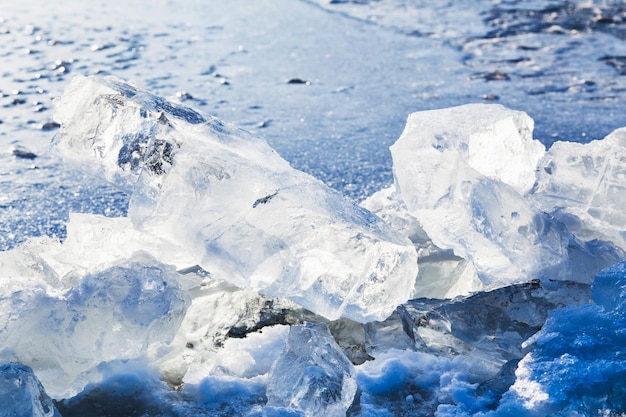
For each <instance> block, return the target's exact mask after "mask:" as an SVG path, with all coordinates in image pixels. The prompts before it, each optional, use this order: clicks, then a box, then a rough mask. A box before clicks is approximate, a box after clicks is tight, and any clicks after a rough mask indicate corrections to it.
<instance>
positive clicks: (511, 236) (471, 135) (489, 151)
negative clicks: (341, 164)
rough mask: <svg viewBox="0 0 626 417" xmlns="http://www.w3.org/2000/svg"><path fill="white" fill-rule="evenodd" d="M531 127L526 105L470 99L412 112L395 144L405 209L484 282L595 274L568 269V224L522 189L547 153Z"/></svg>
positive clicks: (491, 284) (395, 163)
mask: <svg viewBox="0 0 626 417" xmlns="http://www.w3.org/2000/svg"><path fill="white" fill-rule="evenodd" d="M532 128H533V122H532V119H530V118H529V117H528V116H527V115H526V114H525V113H523V112H519V111H513V110H509V109H506V108H504V107H503V106H500V105H487V104H470V105H465V106H459V107H453V108H449V109H443V110H433V111H425V112H418V113H413V114H411V115H410V116H409V119H408V122H407V125H406V127H405V129H404V132H403V133H402V135H401V137H400V139H398V141H397V142H396V143H395V144H394V145H393V146H391V154H392V157H393V171H394V176H395V185H396V187H397V189H398V192H399V196H400V198H401V201H402V202H403V203H404V204H405V205H406V208H407V210H408V213H409V214H410V215H411V216H413V217H415V218H416V219H417V220H418V221H419V223H420V225H421V226H422V227H423V228H424V230H425V231H426V233H427V234H428V236H429V237H430V238H431V239H432V241H433V242H434V243H435V245H437V246H438V247H440V248H443V249H451V250H453V251H454V254H455V255H456V256H459V257H461V258H464V259H466V260H468V261H470V262H472V264H473V265H474V267H475V268H476V270H477V272H478V277H479V279H480V280H481V281H482V283H483V284H484V285H485V286H487V287H494V286H501V285H506V284H508V283H512V282H522V281H528V280H530V279H535V278H549V279H579V280H587V281H590V280H591V279H592V277H593V275H591V276H582V277H576V278H572V277H570V276H569V274H570V272H571V271H570V269H571V268H568V267H567V264H568V262H569V261H568V246H569V245H570V244H571V243H572V240H571V239H570V236H569V234H568V232H567V230H566V229H564V228H563V227H562V225H561V224H560V223H558V222H555V221H554V220H553V219H552V218H551V217H549V216H548V215H546V214H545V213H543V212H541V211H539V210H536V209H535V208H534V207H533V206H532V204H531V203H529V201H527V200H526V199H525V198H524V196H523V195H524V194H525V193H526V192H528V191H529V190H530V189H531V188H532V186H533V184H534V182H535V169H536V166H537V162H538V161H539V159H540V158H541V157H542V156H543V154H544V148H543V145H541V144H540V143H539V142H537V141H533V140H532V137H531V133H532ZM574 245H576V243H574ZM594 272H595V271H594ZM479 289H480V288H479Z"/></svg>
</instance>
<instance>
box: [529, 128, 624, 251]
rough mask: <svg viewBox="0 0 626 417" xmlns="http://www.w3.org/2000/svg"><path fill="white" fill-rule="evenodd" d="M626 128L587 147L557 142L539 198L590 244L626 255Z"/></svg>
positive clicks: (544, 166)
mask: <svg viewBox="0 0 626 417" xmlns="http://www.w3.org/2000/svg"><path fill="white" fill-rule="evenodd" d="M625 178H626V128H621V129H617V130H616V131H614V132H612V133H611V134H610V135H608V136H607V137H606V138H604V139H603V140H595V141H592V142H589V143H586V144H581V143H573V142H556V143H554V144H553V145H552V147H551V148H550V149H549V150H548V152H547V153H546V155H545V157H544V158H543V160H542V161H541V163H540V164H539V170H538V183H537V187H536V190H534V192H533V197H534V199H535V200H536V201H537V202H538V203H539V204H540V206H541V207H542V208H543V209H544V210H545V211H547V212H550V213H552V214H553V215H554V216H555V217H557V218H559V219H560V220H561V221H563V222H564V223H566V224H567V226H568V228H569V229H570V230H571V231H572V233H574V234H575V235H576V236H578V237H579V238H580V239H584V240H592V239H598V240H604V241H610V242H612V243H613V244H615V245H617V246H619V247H620V248H622V249H623V250H626V210H624V207H626V181H625Z"/></svg>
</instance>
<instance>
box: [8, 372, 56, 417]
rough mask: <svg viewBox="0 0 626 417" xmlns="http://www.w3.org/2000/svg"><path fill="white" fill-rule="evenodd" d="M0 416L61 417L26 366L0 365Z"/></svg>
mask: <svg viewBox="0 0 626 417" xmlns="http://www.w3.org/2000/svg"><path fill="white" fill-rule="evenodd" d="M0 404H1V405H0V415H2V416H11V417H61V415H60V414H59V412H58V411H57V409H56V408H55V407H54V403H53V402H52V399H50V397H49V396H48V395H47V394H46V392H45V390H44V388H43V386H42V385H41V383H40V382H39V380H38V379H37V377H36V376H35V374H34V373H33V370H32V369H30V368H29V367H28V366H25V365H22V364H20V363H14V362H11V363H7V364H3V365H0Z"/></svg>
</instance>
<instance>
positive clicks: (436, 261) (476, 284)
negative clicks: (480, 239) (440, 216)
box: [361, 185, 485, 298]
mask: <svg viewBox="0 0 626 417" xmlns="http://www.w3.org/2000/svg"><path fill="white" fill-rule="evenodd" d="M361 205H362V206H363V207H365V208H366V209H368V210H370V211H371V212H372V213H374V214H376V215H377V216H378V217H380V218H381V219H383V220H384V221H385V222H386V223H387V224H389V225H390V226H391V227H392V228H394V229H395V230H397V231H398V232H400V233H401V234H403V235H405V236H408V237H409V239H410V240H411V242H413V244H414V245H415V249H416V251H417V262H418V266H419V270H418V274H417V278H416V279H415V287H414V288H413V295H414V297H415V298H419V297H428V298H454V297H456V296H458V295H469V294H471V293H472V292H477V291H481V290H483V289H484V288H485V285H484V284H483V283H482V282H481V281H480V279H478V273H477V271H476V268H475V267H474V265H473V264H472V263H471V262H469V261H467V260H466V259H463V258H461V257H459V256H456V255H455V254H454V253H453V251H452V250H450V249H441V248H439V247H437V245H435V244H434V243H433V241H432V240H431V239H430V237H428V235H427V234H426V232H425V231H424V228H422V226H421V225H420V223H419V221H418V220H417V219H416V218H415V217H413V216H412V215H411V214H410V213H409V212H408V210H407V208H406V205H405V204H404V202H403V201H402V200H401V198H400V197H399V196H398V192H397V190H396V187H395V185H392V186H390V187H387V188H385V189H382V190H380V191H378V192H376V193H374V194H373V195H372V196H370V197H369V198H368V199H367V200H364V201H363V202H362V203H361Z"/></svg>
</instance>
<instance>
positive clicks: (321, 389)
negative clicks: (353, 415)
mask: <svg viewBox="0 0 626 417" xmlns="http://www.w3.org/2000/svg"><path fill="white" fill-rule="evenodd" d="M355 393H356V380H355V377H354V367H353V365H352V363H351V362H350V361H349V360H348V358H346V356H345V355H344V354H343V352H342V351H341V348H339V346H338V345H337V343H335V340H334V339H333V337H332V336H331V334H330V331H329V330H328V327H327V326H326V325H325V324H315V325H314V324H305V325H298V326H292V327H291V328H290V329H289V335H288V336H287V343H286V346H285V349H284V350H283V352H282V354H281V356H280V357H279V358H278V359H277V360H276V362H274V364H273V365H272V369H271V370H270V373H269V383H268V387H267V405H268V406H271V407H286V408H293V409H296V410H302V411H303V412H304V415H305V416H307V417H312V416H316V417H317V416H324V417H331V416H336V417H340V416H345V415H346V411H347V410H348V408H349V407H350V405H351V404H352V401H353V399H354V395H355Z"/></svg>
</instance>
